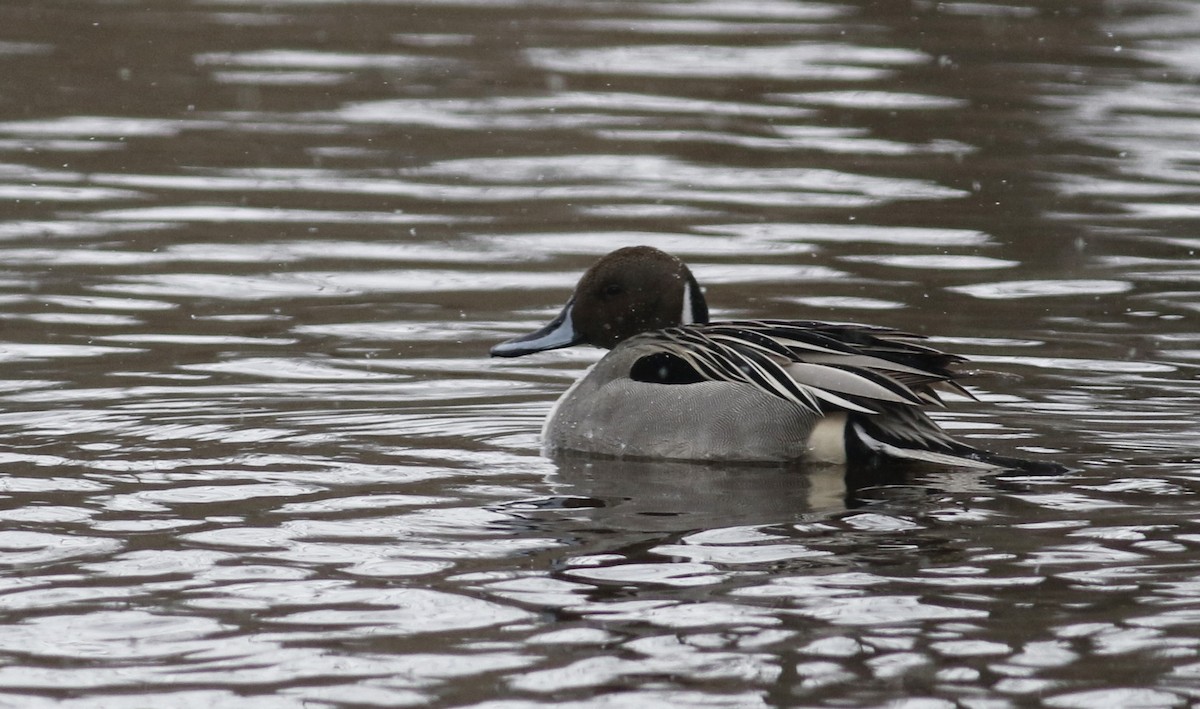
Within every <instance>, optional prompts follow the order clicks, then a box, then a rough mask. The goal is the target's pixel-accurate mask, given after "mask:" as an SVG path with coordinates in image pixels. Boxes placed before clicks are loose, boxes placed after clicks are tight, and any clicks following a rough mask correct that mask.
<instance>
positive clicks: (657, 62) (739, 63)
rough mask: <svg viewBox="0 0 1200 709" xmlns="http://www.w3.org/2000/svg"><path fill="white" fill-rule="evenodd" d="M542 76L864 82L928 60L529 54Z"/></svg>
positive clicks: (863, 52) (814, 48) (651, 49)
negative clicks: (557, 73)
mask: <svg viewBox="0 0 1200 709" xmlns="http://www.w3.org/2000/svg"><path fill="white" fill-rule="evenodd" d="M525 56H526V57H527V58H528V60H529V62H530V63H531V64H533V65H534V66H535V67H537V68H538V69H541V70H544V71H557V72H564V73H582V74H609V75H622V74H630V75H635V76H661V77H676V78H681V77H692V78H697V77H702V78H712V79H722V80H728V79H746V78H760V79H767V78H770V79H809V80H811V79H821V80H830V81H867V80H873V79H880V78H883V77H884V76H887V74H888V69H884V68H881V67H892V66H904V65H911V64H917V63H920V62H923V61H927V60H928V57H927V55H925V54H923V53H921V52H917V51H913V50H906V49H899V48H889V47H851V46H848V45H845V44H825V43H820V42H805V43H799V44H788V45H780V46H766V47H753V46H751V47H721V46H712V45H709V46H703V47H693V46H688V45H644V46H626V47H603V48H598V49H597V48H587V49H546V48H538V49H529V50H526V52H525Z"/></svg>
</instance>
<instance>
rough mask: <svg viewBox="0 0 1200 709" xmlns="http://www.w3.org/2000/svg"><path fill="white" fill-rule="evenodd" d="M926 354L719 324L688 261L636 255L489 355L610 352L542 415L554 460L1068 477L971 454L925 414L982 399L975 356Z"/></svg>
mask: <svg viewBox="0 0 1200 709" xmlns="http://www.w3.org/2000/svg"><path fill="white" fill-rule="evenodd" d="M924 340H925V338H924V337H923V336H920V335H915V334H912V333H907V332H902V331H899V330H895V329H891V328H887V327H881V326H875V325H862V324H856V323H840V322H823V321H817V320H776V319H762V320H749V319H747V320H726V321H710V320H709V311H708V304H707V302H706V300H705V297H704V292H703V290H702V289H701V287H700V284H699V282H698V281H697V280H696V278H695V276H693V275H692V272H691V270H690V269H689V268H688V266H687V265H686V264H685V263H684V262H683V261H682V260H680V259H679V258H677V257H675V256H672V255H671V254H668V253H666V252H664V251H661V250H659V249H657V248H654V247H650V246H630V247H625V248H620V249H617V250H616V251H613V252H611V253H609V254H608V255H606V256H604V257H603V258H601V259H600V260H599V261H597V262H596V263H595V264H594V265H592V266H591V267H590V268H589V269H587V271H586V272H585V273H584V274H583V276H582V277H581V278H580V279H579V282H578V284H577V285H576V286H575V291H574V293H573V294H572V295H571V296H570V298H569V299H568V300H567V303H566V305H565V306H564V307H563V308H562V310H561V311H560V312H559V313H558V315H557V317H555V318H553V319H552V320H551V321H550V322H549V324H547V325H546V326H545V327H542V328H541V329H539V330H537V331H535V332H532V333H529V334H526V335H522V336H519V337H515V338H513V339H510V340H507V341H504V342H502V343H500V344H497V345H495V346H494V347H492V348H491V351H490V353H491V355H492V356H493V357H522V356H526V355H530V354H534V353H538V352H545V351H548V350H554V349H558V348H563V347H572V346H576V345H591V346H594V347H599V348H602V349H605V350H608V352H607V353H606V354H605V355H604V356H603V357H601V358H600V360H599V361H597V362H596V363H595V364H594V365H592V366H591V367H590V368H589V369H588V370H587V371H586V372H585V373H584V374H583V375H582V376H581V377H580V378H579V379H578V380H577V381H575V383H574V384H573V385H571V386H570V387H569V388H568V389H567V390H566V391H565V392H564V393H563V395H562V396H561V397H560V398H559V400H558V401H557V403H556V404H555V405H554V407H553V409H552V410H551V412H550V414H549V415H548V417H547V419H546V423H545V426H544V428H543V431H542V445H543V449H544V451H545V453H546V454H547V455H554V454H556V453H576V454H585V455H596V456H602V457H611V458H630V459H661V460H683V461H697V462H711V463H721V462H726V463H735V462H736V463H771V464H791V463H801V464H803V463H810V464H834V465H846V466H851V465H853V466H872V467H879V466H885V465H889V464H898V463H905V464H910V463H918V464H932V465H935V466H943V467H952V468H969V469H976V470H1005V469H1008V470H1016V471H1024V472H1032V473H1043V472H1057V471H1059V470H1060V469H1061V466H1058V465H1057V464H1054V463H1047V462H1043V461H1035V460H1025V459H1023V458H1016V457H1010V456H1005V455H1000V454H996V453H992V452H990V451H986V450H981V449H978V448H975V447H973V446H970V445H968V444H965V443H963V442H961V441H958V440H956V439H955V438H953V437H951V436H950V435H949V434H948V433H947V432H946V431H944V430H943V429H942V428H941V427H940V426H939V425H938V424H937V423H936V422H935V421H934V420H933V419H932V418H930V416H929V415H928V413H926V411H925V409H926V408H928V407H942V406H945V403H944V401H943V399H942V394H956V395H959V396H961V397H965V398H967V399H970V400H976V397H975V396H974V395H972V394H971V393H970V392H969V391H968V390H967V389H966V388H964V387H963V385H962V384H961V383H960V382H959V381H958V378H959V376H960V375H958V374H957V373H956V372H955V370H954V366H955V365H957V364H959V363H961V362H964V361H965V360H966V358H965V357H962V356H959V355H955V354H950V353H947V352H943V351H941V350H939V349H936V348H934V347H932V346H930V345H929V344H928V343H927V342H925V341H924Z"/></svg>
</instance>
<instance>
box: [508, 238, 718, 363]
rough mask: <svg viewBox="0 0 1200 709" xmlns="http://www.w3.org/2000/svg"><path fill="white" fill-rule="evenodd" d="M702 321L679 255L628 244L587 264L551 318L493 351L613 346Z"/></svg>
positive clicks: (699, 298)
mask: <svg viewBox="0 0 1200 709" xmlns="http://www.w3.org/2000/svg"><path fill="white" fill-rule="evenodd" d="M706 322H708V304H707V303H705V302H704V294H703V293H701V292H700V285H699V284H698V283H696V279H695V277H694V276H692V272H691V271H690V270H688V267H687V265H686V264H684V262H683V261H680V260H679V259H677V258H675V257H674V256H672V255H670V254H668V253H666V252H663V251H659V250H658V249H656V248H653V247H650V246H628V247H626V248H623V249H617V250H616V251H613V252H612V253H610V254H608V255H607V256H605V257H604V258H602V259H600V260H599V261H597V262H596V263H595V264H594V265H593V266H592V267H591V268H589V269H588V270H587V272H585V273H584V274H583V277H582V278H580V279H579V284H578V285H576V286H575V293H574V294H573V295H572V296H571V298H570V300H568V301H567V304H566V306H564V307H563V309H562V312H561V313H559V314H558V317H556V318H554V319H553V320H552V321H550V324H548V325H546V326H545V327H543V328H542V329H540V330H538V331H537V332H532V333H530V334H528V335H522V336H521V337H517V338H514V339H512V340H508V341H507V342H502V343H500V344H498V345H496V346H495V347H493V348H492V356H493V357H520V356H521V355H526V354H530V353H532V352H541V351H543V350H553V349H557V348H559V347H570V346H571V345H579V344H589V345H595V346H596V347H603V348H605V349H612V348H613V347H616V346H617V345H618V344H620V343H621V342H622V341H623V340H626V339H628V338H630V337H633V336H634V335H636V334H638V333H640V332H647V331H650V330H661V329H662V328H666V327H675V326H678V325H691V324H693V323H706Z"/></svg>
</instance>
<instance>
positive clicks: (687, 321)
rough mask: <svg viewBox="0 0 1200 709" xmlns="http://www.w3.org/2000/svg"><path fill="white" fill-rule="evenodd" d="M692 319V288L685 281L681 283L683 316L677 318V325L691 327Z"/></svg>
mask: <svg viewBox="0 0 1200 709" xmlns="http://www.w3.org/2000/svg"><path fill="white" fill-rule="evenodd" d="M693 322H694V320H693V319H692V288H691V284H690V283H688V282H687V281H684V282H683V314H682V315H680V316H679V324H681V325H691V324H692V323H693Z"/></svg>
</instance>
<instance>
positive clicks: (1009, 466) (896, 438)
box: [846, 405, 1067, 475]
mask: <svg viewBox="0 0 1200 709" xmlns="http://www.w3.org/2000/svg"><path fill="white" fill-rule="evenodd" d="M846 448H847V453H848V456H847V457H848V458H850V459H851V460H863V461H866V463H867V464H868V465H880V464H882V463H885V462H888V461H898V460H899V461H911V462H916V463H931V464H934V465H942V466H950V467H956V468H971V469H974V470H1013V471H1017V472H1022V473H1028V474H1030V475H1058V474H1061V473H1065V472H1067V468H1066V467H1064V466H1062V465H1059V464H1058V463H1051V462H1049V461H1042V460H1026V459H1024V458H1015V457H1012V456H1005V455H999V454H996V453H992V452H990V451H984V450H979V449H978V448H973V447H971V446H969V445H967V444H965V443H960V442H959V441H956V440H954V439H953V438H951V437H950V436H949V434H947V433H946V432H945V431H943V430H942V429H941V428H940V427H939V426H938V425H937V424H936V423H934V421H933V419H931V418H929V416H927V415H926V414H925V413H924V412H922V411H921V410H919V409H917V408H915V407H912V406H902V405H901V406H888V407H886V409H885V410H883V411H881V412H880V413H878V414H858V413H855V414H851V415H850V416H849V418H848V419H847V421H846Z"/></svg>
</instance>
